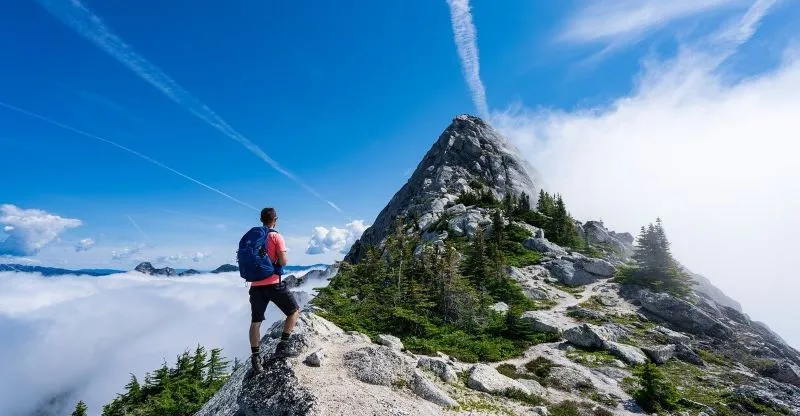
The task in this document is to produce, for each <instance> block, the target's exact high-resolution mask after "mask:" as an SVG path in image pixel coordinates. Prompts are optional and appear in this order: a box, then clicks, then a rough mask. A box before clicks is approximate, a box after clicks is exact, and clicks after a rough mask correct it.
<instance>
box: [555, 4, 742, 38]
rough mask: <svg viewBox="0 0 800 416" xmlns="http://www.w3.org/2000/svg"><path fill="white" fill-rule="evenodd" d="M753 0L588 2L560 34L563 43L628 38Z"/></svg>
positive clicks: (736, 6)
mask: <svg viewBox="0 0 800 416" xmlns="http://www.w3.org/2000/svg"><path fill="white" fill-rule="evenodd" d="M752 3H753V1H752V0H670V1H662V0H591V1H587V2H585V3H584V6H583V8H581V9H580V10H579V11H578V12H577V13H576V14H575V15H574V16H573V17H572V18H571V19H570V20H569V22H568V23H567V25H566V27H565V28H564V29H563V32H562V33H561V35H560V38H561V39H562V40H564V41H570V42H593V41H616V40H619V39H620V38H622V39H626V38H627V39H631V38H636V37H639V36H641V35H643V34H644V33H646V32H649V31H652V30H655V29H659V28H662V27H664V26H666V25H667V24H669V23H671V22H673V21H676V20H679V19H683V18H686V17H689V16H693V15H697V14H701V13H707V12H710V11H714V10H724V9H733V8H743V7H747V5H748V4H752Z"/></svg>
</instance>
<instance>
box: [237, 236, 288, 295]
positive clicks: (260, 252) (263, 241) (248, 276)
mask: <svg viewBox="0 0 800 416" xmlns="http://www.w3.org/2000/svg"><path fill="white" fill-rule="evenodd" d="M269 233H277V231H275V230H273V229H272V228H267V227H253V228H251V229H250V231H248V232H246V233H245V234H244V236H242V239H241V240H239V250H238V251H237V252H236V261H237V262H238V263H239V275H240V276H242V279H244V280H246V281H248V282H257V281H259V280H264V279H266V278H268V277H270V276H272V275H274V274H277V275H280V274H281V269H282V267H281V266H276V265H274V264H272V260H270V258H269V256H268V255H267V253H268V251H267V243H268V241H269V240H268V239H267V237H268V236H269Z"/></svg>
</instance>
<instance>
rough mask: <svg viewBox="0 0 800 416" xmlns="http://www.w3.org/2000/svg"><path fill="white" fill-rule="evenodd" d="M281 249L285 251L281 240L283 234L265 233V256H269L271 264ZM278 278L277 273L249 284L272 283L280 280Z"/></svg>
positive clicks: (263, 284) (284, 245)
mask: <svg viewBox="0 0 800 416" xmlns="http://www.w3.org/2000/svg"><path fill="white" fill-rule="evenodd" d="M282 251H286V243H285V242H284V241H283V236H281V235H280V234H278V233H269V234H268V235H267V256H269V259H270V260H272V263H273V264H275V262H277V261H278V253H280V252H282ZM280 278H281V277H280V276H279V275H277V274H273V275H272V276H270V277H268V278H266V279H264V280H259V281H257V282H253V283H251V284H250V286H267V285H274V284H276V283H278V282H279V281H280Z"/></svg>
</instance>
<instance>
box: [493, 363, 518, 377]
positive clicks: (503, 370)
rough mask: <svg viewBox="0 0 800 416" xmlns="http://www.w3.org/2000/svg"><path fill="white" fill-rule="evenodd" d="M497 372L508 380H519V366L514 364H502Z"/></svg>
mask: <svg viewBox="0 0 800 416" xmlns="http://www.w3.org/2000/svg"><path fill="white" fill-rule="evenodd" d="M496 370H497V372H498V373H500V374H502V375H504V376H506V377H508V378H519V374H518V373H517V366H515V365H513V364H507V363H506V364H500V365H498V366H497V368H496Z"/></svg>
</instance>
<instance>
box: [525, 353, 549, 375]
mask: <svg viewBox="0 0 800 416" xmlns="http://www.w3.org/2000/svg"><path fill="white" fill-rule="evenodd" d="M555 366H556V365H555V363H553V362H552V361H550V360H549V359H547V358H545V357H536V358H534V359H533V360H531V361H529V362H528V363H526V364H525V369H526V370H528V372H530V373H532V374H533V375H535V376H536V377H538V378H540V379H545V378H547V377H549V376H550V370H552V369H553V367H555Z"/></svg>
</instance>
